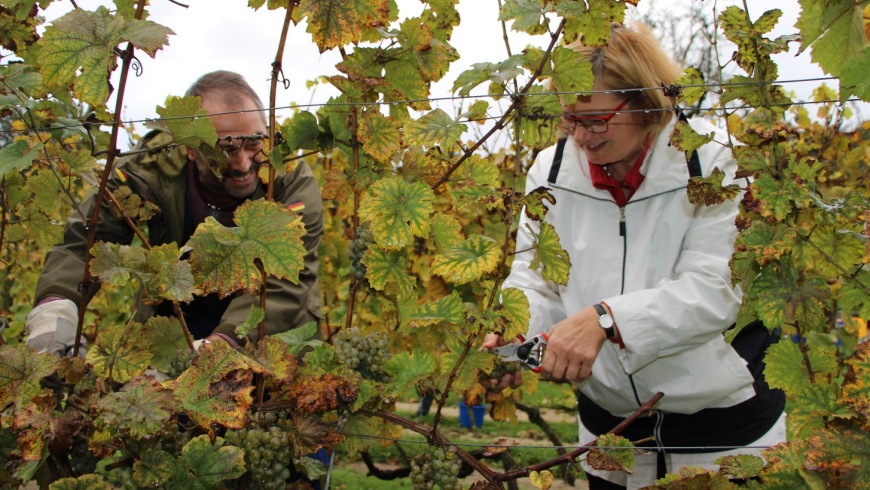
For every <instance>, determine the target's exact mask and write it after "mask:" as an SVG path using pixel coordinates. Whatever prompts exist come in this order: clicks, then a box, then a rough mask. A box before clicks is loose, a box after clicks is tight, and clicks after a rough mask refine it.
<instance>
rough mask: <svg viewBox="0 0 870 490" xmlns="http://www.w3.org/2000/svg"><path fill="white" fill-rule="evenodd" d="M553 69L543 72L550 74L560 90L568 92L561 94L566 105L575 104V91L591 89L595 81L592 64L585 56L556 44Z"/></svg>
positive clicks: (560, 96)
mask: <svg viewBox="0 0 870 490" xmlns="http://www.w3.org/2000/svg"><path fill="white" fill-rule="evenodd" d="M550 59H551V60H552V71H551V72H549V73H543V74H542V75H549V76H550V78H551V79H552V80H553V85H554V87H555V88H556V91H558V92H567V93H563V94H561V95H559V100H560V101H561V103H562V104H564V105H573V104H574V103H575V102H577V96H576V95H575V92H580V91H583V90H589V89H590V88H591V87H592V84H593V83H594V81H595V80H594V77H593V75H592V65H591V64H589V60H587V59H586V57H585V56H583V55H582V54H580V53H578V52H577V51H574V50H573V49H571V48H566V47H564V46H556V48H555V49H553V54H552V57H551V58H550Z"/></svg>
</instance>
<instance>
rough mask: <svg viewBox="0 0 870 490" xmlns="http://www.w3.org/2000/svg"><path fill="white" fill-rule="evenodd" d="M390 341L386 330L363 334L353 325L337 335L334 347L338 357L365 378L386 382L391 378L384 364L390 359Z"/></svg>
mask: <svg viewBox="0 0 870 490" xmlns="http://www.w3.org/2000/svg"><path fill="white" fill-rule="evenodd" d="M389 346H390V343H389V339H388V338H387V334H386V333H385V332H375V333H371V334H368V335H362V333H361V332H360V329H359V328H356V327H352V328H348V329H345V330H342V331H341V332H339V333H338V334H336V335H335V339H334V341H333V347H334V348H335V353H336V354H337V355H338V359H339V360H340V361H341V362H342V363H343V364H344V365H345V366H347V367H349V368H351V369H353V370H355V371H357V372H358V373H360V374H361V375H362V376H363V378H366V379H370V380H373V381H380V382H382V383H386V382H388V381H389V380H390V378H389V376H388V375H387V373H386V371H384V364H386V362H387V361H388V360H389V359H390V357H391V354H390V349H389Z"/></svg>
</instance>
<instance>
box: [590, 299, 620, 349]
mask: <svg viewBox="0 0 870 490" xmlns="http://www.w3.org/2000/svg"><path fill="white" fill-rule="evenodd" d="M593 308H595V311H597V312H598V326H599V327H601V328H603V329H604V333H605V334H606V335H607V339H608V340H609V339H612V338H613V336H614V335H615V334H616V332H615V331H614V330H613V317H612V316H610V313H607V310H605V309H604V307H603V306H601V304H600V303H599V304H596V305H594V306H593Z"/></svg>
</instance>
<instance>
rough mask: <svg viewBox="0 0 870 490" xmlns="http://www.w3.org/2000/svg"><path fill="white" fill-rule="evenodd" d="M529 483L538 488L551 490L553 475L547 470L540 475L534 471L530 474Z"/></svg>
mask: <svg viewBox="0 0 870 490" xmlns="http://www.w3.org/2000/svg"><path fill="white" fill-rule="evenodd" d="M529 481H530V482H531V483H532V485H534V486H535V487H536V488H540V489H541V490H549V488H550V487H552V486H553V474H552V473H550V472H549V471H546V470H544V471H542V472H540V473H538V472H537V471H533V472H531V473H530V474H529Z"/></svg>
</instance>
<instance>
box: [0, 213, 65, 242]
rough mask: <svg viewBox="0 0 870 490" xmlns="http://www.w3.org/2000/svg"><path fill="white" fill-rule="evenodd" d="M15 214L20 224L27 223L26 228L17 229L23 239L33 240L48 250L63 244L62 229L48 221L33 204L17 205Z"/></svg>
mask: <svg viewBox="0 0 870 490" xmlns="http://www.w3.org/2000/svg"><path fill="white" fill-rule="evenodd" d="M15 213H16V214H18V216H19V217H20V218H21V221H22V222H26V223H27V226H24V227H19V230H20V231H21V232H22V234H23V235H24V236H25V237H29V238H32V239H33V240H35V241H36V243H37V244H38V245H39V246H40V247H44V248H48V247H51V246H53V245H55V244H57V243H61V242H63V227H62V226H58V225H57V224H56V223H54V222H52V220H49V218H48V216H46V215H45V214H44V213H43V212H42V211H40V209H39V207H38V206H37V205H36V204H35V203H33V202H29V203H27V204H19V205H18V206H16V207H15ZM16 226H20V225H18V224H16ZM10 233H12V230H10Z"/></svg>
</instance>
